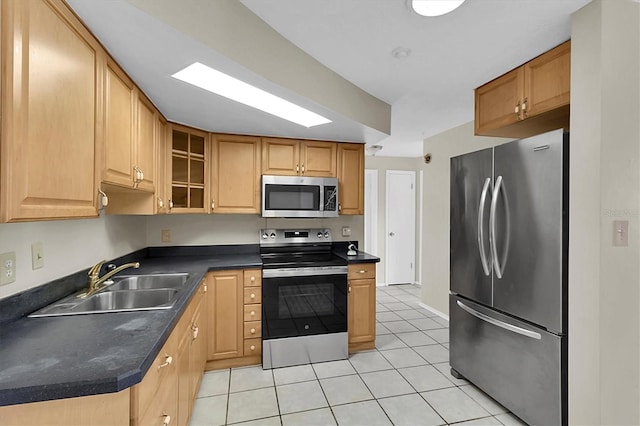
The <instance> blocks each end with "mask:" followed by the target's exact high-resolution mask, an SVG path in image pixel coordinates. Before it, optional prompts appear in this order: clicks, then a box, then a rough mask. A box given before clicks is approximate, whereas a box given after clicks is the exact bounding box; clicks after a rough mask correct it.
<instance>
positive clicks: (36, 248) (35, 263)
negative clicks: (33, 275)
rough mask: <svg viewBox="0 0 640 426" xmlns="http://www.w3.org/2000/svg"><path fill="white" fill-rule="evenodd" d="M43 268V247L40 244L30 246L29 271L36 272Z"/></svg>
mask: <svg viewBox="0 0 640 426" xmlns="http://www.w3.org/2000/svg"><path fill="white" fill-rule="evenodd" d="M43 267H44V247H43V246H42V243H41V242H40V241H38V242H37V243H33V244H31V269H33V270H36V269H40V268H43Z"/></svg>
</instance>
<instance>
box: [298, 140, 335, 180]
mask: <svg viewBox="0 0 640 426" xmlns="http://www.w3.org/2000/svg"><path fill="white" fill-rule="evenodd" d="M337 145H338V144H337V143H335V142H317V141H303V142H302V144H301V147H300V163H301V165H300V174H301V175H303V176H317V177H336V168H337V152H338V149H337Z"/></svg>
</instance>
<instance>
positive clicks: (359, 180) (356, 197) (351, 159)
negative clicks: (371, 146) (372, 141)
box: [338, 143, 364, 215]
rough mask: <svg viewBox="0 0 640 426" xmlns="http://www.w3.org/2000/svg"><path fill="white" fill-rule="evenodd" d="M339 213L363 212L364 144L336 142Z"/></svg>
mask: <svg viewBox="0 0 640 426" xmlns="http://www.w3.org/2000/svg"><path fill="white" fill-rule="evenodd" d="M338 181H339V185H340V187H339V191H338V198H339V201H340V204H339V208H340V214H343V215H348V214H364V145H362V144H353V143H340V144H338Z"/></svg>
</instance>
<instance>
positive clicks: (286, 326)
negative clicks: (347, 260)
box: [262, 274, 347, 339]
mask: <svg viewBox="0 0 640 426" xmlns="http://www.w3.org/2000/svg"><path fill="white" fill-rule="evenodd" d="M345 331H347V278H346V275H345V274H337V275H325V276H311V277H286V278H263V281H262V337H263V339H275V338H282V337H294V336H307V335H314V334H327V333H338V332H345Z"/></svg>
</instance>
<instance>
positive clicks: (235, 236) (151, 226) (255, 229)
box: [146, 214, 364, 246]
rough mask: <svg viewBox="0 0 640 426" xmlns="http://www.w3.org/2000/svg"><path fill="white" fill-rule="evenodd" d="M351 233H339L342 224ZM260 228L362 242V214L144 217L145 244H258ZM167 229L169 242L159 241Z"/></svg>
mask: <svg viewBox="0 0 640 426" xmlns="http://www.w3.org/2000/svg"><path fill="white" fill-rule="evenodd" d="M343 226H348V227H350V228H351V236H350V237H343V236H342V227H343ZM262 228H303V229H304V228H330V229H331V233H332V236H333V239H334V241H352V240H358V241H361V242H362V241H363V239H364V216H340V217H338V218H331V219H275V218H274V219H266V218H262V217H260V216H258V215H215V214H214V215H205V214H202V215H158V216H149V218H148V219H147V234H146V238H147V245H149V246H163V245H164V246H167V245H209V244H258V243H259V242H260V240H259V230H260V229H262ZM163 229H170V230H171V237H172V238H171V243H163V242H162V239H161V231H162V230H163Z"/></svg>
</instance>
